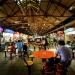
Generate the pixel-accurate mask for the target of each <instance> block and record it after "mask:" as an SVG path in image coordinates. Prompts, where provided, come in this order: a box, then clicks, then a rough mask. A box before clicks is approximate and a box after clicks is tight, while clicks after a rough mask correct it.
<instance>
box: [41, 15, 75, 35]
mask: <svg viewBox="0 0 75 75" xmlns="http://www.w3.org/2000/svg"><path fill="white" fill-rule="evenodd" d="M73 20H75V14H73V15H72V16H71V17H69V18H68V19H66V20H65V21H63V22H61V23H60V24H58V25H56V26H55V27H53V28H52V29H50V30H48V31H46V32H44V33H43V34H42V35H44V34H46V33H48V32H51V31H53V30H54V29H57V28H58V27H61V26H65V25H66V24H68V23H70V22H71V21H73Z"/></svg>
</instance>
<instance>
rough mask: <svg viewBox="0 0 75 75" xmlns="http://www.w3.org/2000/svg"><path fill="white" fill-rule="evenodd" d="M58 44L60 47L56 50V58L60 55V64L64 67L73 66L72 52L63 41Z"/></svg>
mask: <svg viewBox="0 0 75 75" xmlns="http://www.w3.org/2000/svg"><path fill="white" fill-rule="evenodd" d="M58 44H59V47H58V48H57V50H56V57H57V56H58V55H60V63H61V64H62V65H64V66H65V65H68V64H71V60H72V51H71V50H70V49H69V48H67V47H66V46H65V42H64V41H63V40H59V41H58Z"/></svg>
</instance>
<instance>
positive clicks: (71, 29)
mask: <svg viewBox="0 0 75 75" xmlns="http://www.w3.org/2000/svg"><path fill="white" fill-rule="evenodd" d="M72 31H75V28H68V29H66V30H65V31H64V32H65V33H67V32H72Z"/></svg>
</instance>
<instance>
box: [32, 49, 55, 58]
mask: <svg viewBox="0 0 75 75" xmlns="http://www.w3.org/2000/svg"><path fill="white" fill-rule="evenodd" d="M33 55H34V57H37V58H42V59H43V58H44V59H47V58H51V57H55V54H54V52H53V51H48V50H39V51H34V52H33Z"/></svg>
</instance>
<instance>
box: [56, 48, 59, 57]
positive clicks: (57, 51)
mask: <svg viewBox="0 0 75 75" xmlns="http://www.w3.org/2000/svg"><path fill="white" fill-rule="evenodd" d="M58 55H59V48H57V50H56V53H55V58H56V57H57V56H58Z"/></svg>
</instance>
